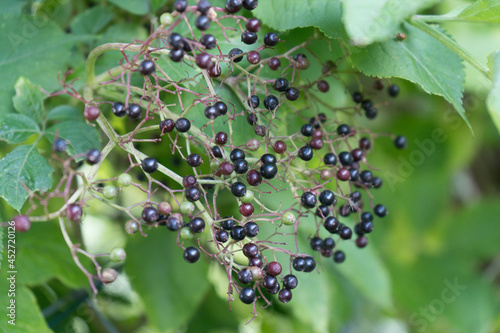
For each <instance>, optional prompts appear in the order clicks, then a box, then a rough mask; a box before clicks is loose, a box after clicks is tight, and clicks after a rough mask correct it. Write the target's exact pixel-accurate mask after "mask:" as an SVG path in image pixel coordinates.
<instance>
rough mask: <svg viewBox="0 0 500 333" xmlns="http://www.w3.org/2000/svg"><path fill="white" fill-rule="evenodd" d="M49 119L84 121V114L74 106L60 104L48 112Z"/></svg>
mask: <svg viewBox="0 0 500 333" xmlns="http://www.w3.org/2000/svg"><path fill="white" fill-rule="evenodd" d="M47 120H59V121H62V120H73V121H84V118H83V114H82V113H81V112H80V111H79V110H78V109H77V108H75V107H74V106H70V105H58V106H56V107H55V108H53V109H52V110H50V111H49V113H48V114H47Z"/></svg>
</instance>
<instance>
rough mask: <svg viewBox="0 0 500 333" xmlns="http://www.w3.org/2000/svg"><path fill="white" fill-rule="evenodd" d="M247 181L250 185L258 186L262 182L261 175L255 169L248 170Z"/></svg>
mask: <svg viewBox="0 0 500 333" xmlns="http://www.w3.org/2000/svg"><path fill="white" fill-rule="evenodd" d="M247 182H248V184H250V185H251V186H259V185H260V184H261V183H262V176H261V174H260V173H259V172H258V171H257V170H250V171H248V173H247Z"/></svg>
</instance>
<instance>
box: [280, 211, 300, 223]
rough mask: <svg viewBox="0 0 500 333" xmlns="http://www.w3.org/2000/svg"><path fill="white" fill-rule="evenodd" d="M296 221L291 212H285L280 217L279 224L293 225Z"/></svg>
mask: <svg viewBox="0 0 500 333" xmlns="http://www.w3.org/2000/svg"><path fill="white" fill-rule="evenodd" d="M296 221H297V217H296V216H295V214H294V213H292V212H286V213H284V214H283V215H282V216H281V222H283V224H284V225H293V224H295V222H296Z"/></svg>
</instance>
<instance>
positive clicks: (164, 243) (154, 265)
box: [125, 228, 209, 332]
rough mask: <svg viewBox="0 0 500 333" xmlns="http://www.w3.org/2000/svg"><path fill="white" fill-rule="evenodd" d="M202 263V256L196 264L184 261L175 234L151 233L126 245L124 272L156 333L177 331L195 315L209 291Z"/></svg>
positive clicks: (205, 267)
mask: <svg viewBox="0 0 500 333" xmlns="http://www.w3.org/2000/svg"><path fill="white" fill-rule="evenodd" d="M205 232H208V230H205ZM185 246H189V245H188V244H185ZM205 261H206V259H205V258H204V254H202V257H201V258H200V260H199V261H198V262H197V263H195V264H188V263H187V262H186V261H184V259H183V257H182V249H181V248H180V247H178V246H177V245H176V242H175V234H173V233H171V232H169V231H168V230H166V229H165V228H160V229H154V230H151V231H150V232H149V234H148V237H147V238H144V237H142V236H140V235H137V236H135V237H134V238H133V239H131V240H130V241H129V243H128V244H127V262H126V263H125V269H126V271H127V274H128V276H129V277H130V280H131V282H132V286H133V287H134V289H135V290H136V291H137V292H138V293H139V295H140V297H141V299H142V300H143V302H144V304H145V307H146V309H147V314H148V318H149V320H150V322H151V323H152V324H153V325H154V326H156V327H157V328H158V329H159V331H161V332H165V331H169V330H174V329H177V328H178V327H179V326H180V325H182V324H183V323H185V322H186V320H187V319H189V318H190V317H191V316H192V315H194V314H195V311H196V309H197V305H198V304H199V303H200V302H201V301H202V299H203V297H204V295H205V293H206V292H207V290H208V287H209V282H208V279H207V277H206V276H207V271H208V265H207V264H206V262H205Z"/></svg>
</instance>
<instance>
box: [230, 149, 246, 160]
mask: <svg viewBox="0 0 500 333" xmlns="http://www.w3.org/2000/svg"><path fill="white" fill-rule="evenodd" d="M229 159H230V160H231V161H233V162H234V161H236V160H241V159H245V152H244V151H243V150H241V149H239V148H235V149H233V150H232V151H231V153H230V154H229Z"/></svg>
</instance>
